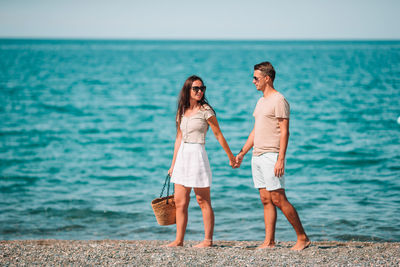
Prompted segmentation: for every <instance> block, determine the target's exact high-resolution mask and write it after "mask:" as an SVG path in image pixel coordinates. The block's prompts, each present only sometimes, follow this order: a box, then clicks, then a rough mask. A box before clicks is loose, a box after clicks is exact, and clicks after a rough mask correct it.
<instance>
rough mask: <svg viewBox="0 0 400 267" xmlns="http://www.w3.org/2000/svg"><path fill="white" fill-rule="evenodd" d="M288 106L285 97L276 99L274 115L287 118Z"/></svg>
mask: <svg viewBox="0 0 400 267" xmlns="http://www.w3.org/2000/svg"><path fill="white" fill-rule="evenodd" d="M289 116H290V106H289V103H288V102H287V100H286V99H285V98H281V99H279V100H278V102H277V103H276V106H275V117H277V118H284V119H289Z"/></svg>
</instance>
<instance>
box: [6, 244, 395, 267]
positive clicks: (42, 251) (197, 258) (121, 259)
mask: <svg viewBox="0 0 400 267" xmlns="http://www.w3.org/2000/svg"><path fill="white" fill-rule="evenodd" d="M169 242H170V241H160V240H53V239H51V240H47V239H44V240H2V241H0V265H1V266H15V265H84V266H85V265H132V266H137V265H140V266H160V265H165V264H167V265H171V266H188V265H190V266H204V265H212V266H233V265H234V266H271V265H274V266H288V265H289V266H310V265H311V266H313V265H318V266H338V265H348V266H360V265H374V266H375V265H385V266H399V264H400V242H390V243H389V242H356V241H354V242H353V241H349V242H338V241H315V242H312V244H311V246H310V247H308V248H306V249H305V250H303V251H292V250H290V247H292V246H293V245H294V243H295V242H277V243H276V248H273V249H262V250H258V249H257V250H256V249H255V248H256V247H257V246H258V245H260V244H261V243H262V241H218V240H217V241H214V245H213V247H211V248H193V246H194V245H196V244H198V243H199V242H200V241H185V244H184V247H178V248H165V247H162V245H166V244H168V243H169Z"/></svg>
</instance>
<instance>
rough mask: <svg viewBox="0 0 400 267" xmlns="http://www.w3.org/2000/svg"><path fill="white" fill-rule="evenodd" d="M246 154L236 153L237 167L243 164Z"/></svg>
mask: <svg viewBox="0 0 400 267" xmlns="http://www.w3.org/2000/svg"><path fill="white" fill-rule="evenodd" d="M243 157H244V155H243V154H242V153H239V154H237V155H236V168H239V167H240V165H241V164H242V161H243Z"/></svg>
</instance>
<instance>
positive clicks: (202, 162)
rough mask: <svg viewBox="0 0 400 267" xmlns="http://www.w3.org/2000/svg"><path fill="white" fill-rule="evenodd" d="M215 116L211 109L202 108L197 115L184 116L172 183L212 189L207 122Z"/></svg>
mask: <svg viewBox="0 0 400 267" xmlns="http://www.w3.org/2000/svg"><path fill="white" fill-rule="evenodd" d="M211 116H215V114H214V112H213V111H212V110H211V109H210V108H209V107H206V108H202V109H200V110H199V111H198V112H197V113H196V114H194V115H192V116H190V117H185V116H182V119H181V124H180V129H181V131H182V143H181V145H180V147H179V150H178V154H177V156H176V160H175V165H174V169H173V172H172V177H171V182H173V183H175V184H180V185H183V186H185V187H210V186H211V179H212V174H211V168H210V163H209V161H208V157H207V153H206V150H205V145H204V144H205V135H206V133H207V130H208V123H207V120H208V119H209V118H210V117H211Z"/></svg>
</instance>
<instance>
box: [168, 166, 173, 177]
mask: <svg viewBox="0 0 400 267" xmlns="http://www.w3.org/2000/svg"><path fill="white" fill-rule="evenodd" d="M173 171H174V167H171V168H169V170H168V175H169V176H171V177H172V172H173Z"/></svg>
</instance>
